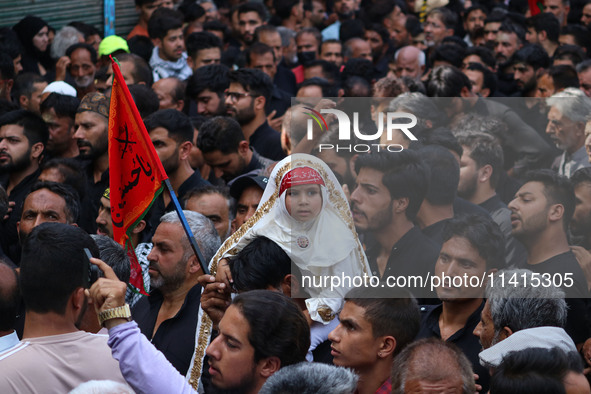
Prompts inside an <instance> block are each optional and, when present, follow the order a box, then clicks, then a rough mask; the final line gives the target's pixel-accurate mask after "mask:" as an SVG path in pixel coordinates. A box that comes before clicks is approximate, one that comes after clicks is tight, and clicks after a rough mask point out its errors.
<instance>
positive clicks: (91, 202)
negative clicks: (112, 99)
mask: <svg viewBox="0 0 591 394" xmlns="http://www.w3.org/2000/svg"><path fill="white" fill-rule="evenodd" d="M74 127H75V128H76V131H75V133H74V138H75V139H76V140H77V143H78V149H79V151H80V155H79V156H78V158H79V159H82V160H88V164H87V166H86V185H87V190H86V196H85V197H84V199H83V200H82V206H83V207H84V209H83V210H82V212H81V215H80V222H79V223H80V226H81V227H82V228H84V229H85V230H86V231H88V232H89V233H90V234H93V233H95V232H96V223H95V221H94V220H95V218H96V215H97V213H98V205H99V201H100V198H101V195H102V194H103V192H104V191H105V189H106V188H107V187H109V171H108V170H109V152H108V147H109V143H108V140H109V134H108V127H109V101H108V100H107V98H106V97H105V96H104V95H103V94H102V93H98V92H94V93H89V94H87V95H86V96H84V98H83V99H82V101H81V102H80V105H79V106H78V110H77V111H76V118H75V124H74Z"/></svg>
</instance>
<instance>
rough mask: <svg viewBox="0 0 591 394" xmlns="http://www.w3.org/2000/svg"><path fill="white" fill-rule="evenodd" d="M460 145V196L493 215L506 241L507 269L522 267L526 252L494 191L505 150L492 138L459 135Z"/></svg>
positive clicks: (504, 205)
mask: <svg viewBox="0 0 591 394" xmlns="http://www.w3.org/2000/svg"><path fill="white" fill-rule="evenodd" d="M458 142H459V143H460V145H462V157H461V159H460V183H459V184H458V196H459V197H462V198H463V199H465V200H468V201H470V202H471V203H474V204H477V205H479V206H481V207H482V208H484V209H486V211H487V212H488V213H490V215H491V217H492V219H493V220H494V222H495V223H496V224H497V225H498V226H499V228H500V229H501V231H502V233H503V236H504V239H505V246H506V248H505V250H506V254H505V258H504V260H505V261H506V263H507V266H509V267H518V266H523V264H524V263H525V260H526V259H527V252H526V250H525V248H524V247H523V245H522V244H521V243H520V242H519V241H517V240H516V239H515V238H513V236H512V235H511V218H510V216H511V211H510V210H509V208H507V205H506V204H505V203H504V202H502V201H501V199H500V198H499V196H498V195H497V193H496V191H495V188H496V187H497V183H498V182H499V179H500V177H501V172H502V171H503V149H502V148H501V146H500V145H499V143H498V142H497V141H496V140H495V139H494V137H492V136H491V135H490V134H481V133H471V134H460V135H458Z"/></svg>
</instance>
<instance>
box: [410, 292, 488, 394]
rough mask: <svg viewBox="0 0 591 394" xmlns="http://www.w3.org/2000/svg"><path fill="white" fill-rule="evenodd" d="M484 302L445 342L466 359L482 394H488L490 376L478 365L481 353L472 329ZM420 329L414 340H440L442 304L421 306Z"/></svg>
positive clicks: (478, 319)
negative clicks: (452, 345)
mask: <svg viewBox="0 0 591 394" xmlns="http://www.w3.org/2000/svg"><path fill="white" fill-rule="evenodd" d="M484 304H485V301H484V300H482V303H481V304H480V306H479V307H478V308H477V309H476V310H475V311H474V312H473V313H472V314H471V315H470V317H468V320H467V321H466V325H465V326H464V327H463V328H461V329H460V330H458V331H457V332H455V333H454V334H453V335H452V336H450V337H449V338H447V340H446V342H450V343H453V344H454V345H456V346H457V347H459V348H460V349H462V351H463V352H464V354H465V355H466V357H468V360H470V362H471V363H472V369H473V370H474V373H476V374H478V377H479V378H478V380H477V381H476V383H477V384H479V385H481V386H482V391H481V392H482V393H486V392H488V385H489V382H490V375H489V372H488V369H487V368H485V367H483V366H482V365H480V359H479V358H478V353H480V352H481V351H482V345H480V340H479V338H478V337H477V336H476V335H474V329H475V328H476V326H477V325H478V322H480V313H481V312H482V309H483V308H484ZM420 309H421V327H420V329H419V333H418V334H417V337H416V339H423V338H439V339H441V331H440V330H439V316H441V312H442V311H443V306H442V304H439V305H422V306H421V308H420Z"/></svg>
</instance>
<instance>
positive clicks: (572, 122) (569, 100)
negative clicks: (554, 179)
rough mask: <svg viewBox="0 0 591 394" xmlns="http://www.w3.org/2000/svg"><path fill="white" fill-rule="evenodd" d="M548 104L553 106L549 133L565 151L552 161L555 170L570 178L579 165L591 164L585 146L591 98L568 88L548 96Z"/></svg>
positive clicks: (549, 117)
mask: <svg viewBox="0 0 591 394" xmlns="http://www.w3.org/2000/svg"><path fill="white" fill-rule="evenodd" d="M546 104H547V105H548V107H549V108H550V110H549V111H548V126H547V127H546V133H547V134H548V135H549V136H550V138H551V139H552V141H553V142H554V144H555V145H556V147H557V148H558V149H561V150H563V152H562V154H561V155H560V156H558V157H557V158H556V159H555V160H554V163H552V169H554V170H555V171H557V172H558V174H559V175H564V176H566V177H570V176H571V175H572V174H574V172H575V171H576V170H578V169H579V168H583V167H589V166H591V164H590V163H589V156H588V155H587V151H586V149H585V138H586V136H585V125H586V123H587V116H589V113H591V98H589V97H587V96H586V95H585V94H584V93H583V92H582V91H581V90H579V89H576V88H567V89H565V90H563V91H561V92H559V93H556V94H554V95H552V97H550V98H548V99H547V100H546Z"/></svg>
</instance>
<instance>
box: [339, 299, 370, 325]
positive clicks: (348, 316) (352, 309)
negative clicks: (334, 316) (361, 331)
mask: <svg viewBox="0 0 591 394" xmlns="http://www.w3.org/2000/svg"><path fill="white" fill-rule="evenodd" d="M339 319H340V320H341V321H349V322H353V323H355V324H357V325H359V326H366V327H367V326H369V328H370V329H371V323H370V322H369V321H368V320H367V319H366V318H365V308H363V307H362V306H359V305H357V304H356V303H355V302H354V301H351V300H347V301H345V305H344V306H343V309H342V310H341V313H340V314H339Z"/></svg>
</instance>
